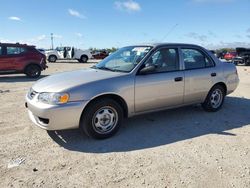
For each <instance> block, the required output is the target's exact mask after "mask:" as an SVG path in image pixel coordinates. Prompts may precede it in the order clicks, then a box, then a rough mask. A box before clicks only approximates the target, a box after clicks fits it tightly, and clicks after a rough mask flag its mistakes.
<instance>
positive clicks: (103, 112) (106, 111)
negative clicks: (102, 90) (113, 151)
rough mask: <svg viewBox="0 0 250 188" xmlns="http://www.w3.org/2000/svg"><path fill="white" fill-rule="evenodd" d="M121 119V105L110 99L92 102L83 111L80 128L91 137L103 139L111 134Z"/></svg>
mask: <svg viewBox="0 0 250 188" xmlns="http://www.w3.org/2000/svg"><path fill="white" fill-rule="evenodd" d="M122 120H123V110H122V108H121V106H120V105H119V104H118V103H117V102H116V101H114V100H112V99H102V100H97V101H94V102H92V103H91V104H90V105H89V106H88V107H87V108H86V109H85V111H84V113H83V114H82V117H81V121H80V129H82V130H83V131H84V133H85V134H86V135H88V136H90V137H92V138H96V139H104V138H109V137H111V136H113V135H114V134H115V133H116V132H117V131H118V129H119V127H120V125H121V123H122Z"/></svg>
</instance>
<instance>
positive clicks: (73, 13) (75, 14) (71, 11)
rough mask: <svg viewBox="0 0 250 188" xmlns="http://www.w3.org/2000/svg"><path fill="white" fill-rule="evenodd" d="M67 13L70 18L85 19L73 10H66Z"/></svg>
mask: <svg viewBox="0 0 250 188" xmlns="http://www.w3.org/2000/svg"><path fill="white" fill-rule="evenodd" d="M68 13H69V14H70V15H71V16H74V17H77V18H81V19H86V16H84V15H82V14H80V13H79V12H78V11H77V10H74V9H68Z"/></svg>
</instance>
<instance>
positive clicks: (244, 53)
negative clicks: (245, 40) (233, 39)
mask: <svg viewBox="0 0 250 188" xmlns="http://www.w3.org/2000/svg"><path fill="white" fill-rule="evenodd" d="M236 53H237V56H236V57H235V58H233V60H232V61H233V63H234V64H236V65H238V64H245V65H247V66H249V65H250V48H236Z"/></svg>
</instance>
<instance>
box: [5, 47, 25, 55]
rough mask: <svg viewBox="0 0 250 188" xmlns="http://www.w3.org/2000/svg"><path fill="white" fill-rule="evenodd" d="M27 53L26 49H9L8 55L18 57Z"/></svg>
mask: <svg viewBox="0 0 250 188" xmlns="http://www.w3.org/2000/svg"><path fill="white" fill-rule="evenodd" d="M24 52H26V49H25V48H20V47H7V55H16V54H21V53H24Z"/></svg>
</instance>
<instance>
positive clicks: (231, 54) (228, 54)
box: [224, 52, 237, 60]
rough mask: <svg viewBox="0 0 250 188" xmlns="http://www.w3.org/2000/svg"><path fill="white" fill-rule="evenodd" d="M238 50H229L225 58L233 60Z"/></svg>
mask: <svg viewBox="0 0 250 188" xmlns="http://www.w3.org/2000/svg"><path fill="white" fill-rule="evenodd" d="M236 55H237V54H236V52H227V53H226V54H225V55H224V59H225V60H232V59H233V58H235V57H236Z"/></svg>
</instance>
